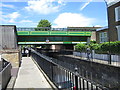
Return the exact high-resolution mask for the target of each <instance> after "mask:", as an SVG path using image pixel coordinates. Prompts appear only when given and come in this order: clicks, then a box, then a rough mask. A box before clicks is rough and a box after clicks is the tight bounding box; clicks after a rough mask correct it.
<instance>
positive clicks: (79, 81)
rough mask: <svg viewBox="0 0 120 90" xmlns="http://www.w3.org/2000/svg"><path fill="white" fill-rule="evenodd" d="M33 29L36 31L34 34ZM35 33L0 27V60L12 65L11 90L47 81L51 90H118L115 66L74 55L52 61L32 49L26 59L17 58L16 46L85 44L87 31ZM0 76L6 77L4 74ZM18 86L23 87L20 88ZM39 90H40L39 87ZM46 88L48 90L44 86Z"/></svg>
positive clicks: (45, 30) (41, 31)
mask: <svg viewBox="0 0 120 90" xmlns="http://www.w3.org/2000/svg"><path fill="white" fill-rule="evenodd" d="M29 29H30V30H29ZM37 29H40V30H39V31H37ZM37 29H36V28H26V29H25V28H17V29H16V27H15V26H6V25H2V26H0V32H1V33H0V34H1V38H0V39H1V40H0V52H1V54H2V55H1V57H2V58H4V59H5V60H7V61H8V62H10V63H11V65H12V72H11V73H12V79H11V80H14V81H10V83H11V82H15V81H16V82H15V83H16V84H15V85H13V87H11V88H15V87H17V86H20V87H21V88H25V87H26V88H28V89H31V88H33V87H34V86H38V87H39V85H40V83H37V82H36V81H39V82H41V83H42V85H43V84H44V85H45V82H47V81H50V82H49V84H50V83H52V84H50V85H51V87H52V85H53V86H55V87H53V88H56V89H67V90H69V89H72V90H119V89H120V77H119V76H120V67H119V66H113V65H110V64H105V63H99V62H94V61H92V60H84V59H83V58H80V57H79V58H75V56H74V55H71V56H65V55H62V56H60V57H59V58H58V59H55V58H51V57H48V56H46V55H44V54H43V53H40V52H38V51H37V50H36V49H34V48H33V49H31V57H26V58H24V57H21V50H20V48H18V45H36V44H39V45H43V44H46V45H47V44H51V45H52V44H62V45H64V44H67V45H70V44H76V43H79V42H87V41H88V40H89V38H90V36H91V31H90V30H83V29H82V30H80V31H78V30H77V31H75V30H73V28H72V30H71V28H68V29H62V30H61V29H58V30H57V29H49V28H44V30H43V28H37ZM69 29H70V30H69ZM60 30H61V31H60ZM60 42H62V43H60ZM73 42H75V43H73ZM98 61H99V60H98ZM1 65H2V64H1ZM36 66H37V67H38V68H39V70H40V72H41V73H42V74H43V73H44V75H43V76H44V77H45V78H44V79H42V80H41V79H40V78H41V76H42V75H41V73H38V71H39V70H38V69H36ZM28 68H29V69H28ZM5 69H6V68H5ZM5 69H4V71H5ZM32 69H33V72H34V73H32V71H31V70H32ZM8 70H9V69H8ZM4 73H6V74H7V72H4ZM34 74H35V75H34ZM1 75H2V72H1ZM39 75H40V77H39ZM43 76H42V77H43ZM13 77H14V79H13ZM31 77H34V78H31ZM16 78H17V79H16ZM22 78H24V79H22ZM45 79H46V80H45ZM34 80H35V81H34ZM29 81H31V82H29ZM22 82H25V83H24V84H23V83H22ZM34 82H35V83H34ZM1 83H4V80H1ZM13 84H14V83H13ZM35 84H37V85H35ZM21 85H22V86H21ZM32 85H33V86H32ZM44 85H43V86H44ZM47 85H48V83H47ZM6 86H7V85H6ZM8 86H9V87H10V86H12V85H11V84H8ZM28 86H30V87H28ZM40 87H41V88H42V86H40ZM48 87H50V86H49V85H48ZM34 88H35V87H34ZM43 88H44V87H43Z"/></svg>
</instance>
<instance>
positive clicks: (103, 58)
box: [73, 52, 120, 66]
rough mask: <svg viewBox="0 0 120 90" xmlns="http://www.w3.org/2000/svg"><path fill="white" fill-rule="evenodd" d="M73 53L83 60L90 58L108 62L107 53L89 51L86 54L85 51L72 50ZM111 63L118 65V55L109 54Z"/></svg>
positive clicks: (119, 57)
mask: <svg viewBox="0 0 120 90" xmlns="http://www.w3.org/2000/svg"><path fill="white" fill-rule="evenodd" d="M73 55H74V56H78V57H80V58H81V59H84V60H90V61H94V62H98V63H103V64H109V55H108V54H96V53H90V54H89V56H88V54H87V53H81V52H73ZM111 65H114V66H120V55H111Z"/></svg>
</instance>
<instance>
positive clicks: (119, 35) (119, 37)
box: [116, 25, 120, 41]
mask: <svg viewBox="0 0 120 90" xmlns="http://www.w3.org/2000/svg"><path fill="white" fill-rule="evenodd" d="M116 28H117V34H118V41H120V25H119V26H116Z"/></svg>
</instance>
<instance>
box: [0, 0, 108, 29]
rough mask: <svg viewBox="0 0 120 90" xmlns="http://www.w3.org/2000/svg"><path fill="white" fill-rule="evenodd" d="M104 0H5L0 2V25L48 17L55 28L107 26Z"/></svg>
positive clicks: (24, 23)
mask: <svg viewBox="0 0 120 90" xmlns="http://www.w3.org/2000/svg"><path fill="white" fill-rule="evenodd" d="M103 1H104V0H103ZM103 1H98V2H94V0H80V1H77V0H74V1H73V0H71V1H70V0H69V1H66V2H65V0H29V1H28V0H26V1H25V0H23V1H22V2H20V1H17V0H13V1H7V0H6V1H2V2H1V3H0V16H1V17H0V25H1V24H2V25H16V26H17V27H36V26H37V24H38V22H39V21H40V20H41V19H47V20H48V21H50V22H51V24H52V27H54V28H66V27H92V26H98V27H99V26H101V27H104V26H107V7H106V4H105V2H103Z"/></svg>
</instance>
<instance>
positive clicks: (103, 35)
mask: <svg viewBox="0 0 120 90" xmlns="http://www.w3.org/2000/svg"><path fill="white" fill-rule="evenodd" d="M99 36H100V43H103V42H107V41H108V38H107V32H101V33H100V34H99Z"/></svg>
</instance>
